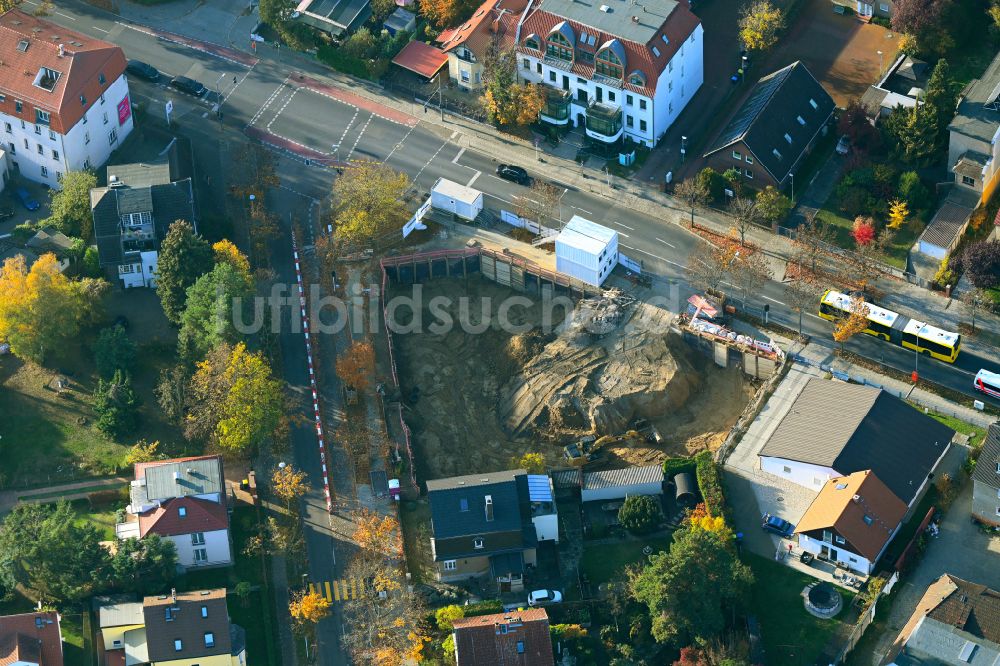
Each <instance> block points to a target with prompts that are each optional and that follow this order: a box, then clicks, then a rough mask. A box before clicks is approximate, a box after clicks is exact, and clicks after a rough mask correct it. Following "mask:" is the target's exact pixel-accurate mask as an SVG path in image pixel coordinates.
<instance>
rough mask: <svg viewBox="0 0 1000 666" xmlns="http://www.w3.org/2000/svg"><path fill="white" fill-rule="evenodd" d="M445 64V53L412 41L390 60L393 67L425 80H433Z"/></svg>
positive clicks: (446, 59)
mask: <svg viewBox="0 0 1000 666" xmlns="http://www.w3.org/2000/svg"><path fill="white" fill-rule="evenodd" d="M446 62H448V54H447V53H445V52H444V51H442V50H441V49H437V48H434V47H433V46H431V45H430V44H424V43H423V42H418V41H412V42H410V43H409V44H407V45H406V46H404V47H403V50H402V51H400V52H399V55H397V56H396V57H395V58H393V59H392V63H393V64H394V65H399V66H400V67H402V68H403V69H408V70H410V71H411V72H413V73H415V74H419V75H420V76H423V77H424V78H427V79H430V78H433V76H434V75H435V74H437V73H438V70H439V69H441V68H442V67H443V66H444V64H445V63H446Z"/></svg>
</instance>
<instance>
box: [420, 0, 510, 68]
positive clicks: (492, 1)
mask: <svg viewBox="0 0 1000 666" xmlns="http://www.w3.org/2000/svg"><path fill="white" fill-rule="evenodd" d="M527 6H528V0H486V2H484V3H483V4H481V5H480V6H479V9H477V10H476V11H475V13H474V14H473V15H472V18H470V19H469V20H468V21H466V22H465V23H463V24H462V25H460V26H458V27H457V28H452V29H450V30H446V31H445V32H443V33H441V35H440V36H439V37H438V41H440V42H442V44H443V48H444V50H445V51H451V50H452V49H454V48H457V47H459V46H461V45H462V44H465V46H467V47H468V48H469V50H470V51H472V52H473V53H475V54H476V57H477V58H479V59H480V60H482V58H483V55H484V54H485V52H486V47H487V46H489V43H490V40H492V39H493V36H494V35H495V34H499V35H500V37H501V38H502V39H503V40H504V42H505V43H508V42H509V43H511V44H512V43H513V41H514V34H515V33H516V27H517V22H518V20H520V18H521V14H522V13H523V12H524V8H525V7H527ZM446 35H447V39H446V38H445V36H446Z"/></svg>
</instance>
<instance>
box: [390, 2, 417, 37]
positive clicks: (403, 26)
mask: <svg viewBox="0 0 1000 666" xmlns="http://www.w3.org/2000/svg"><path fill="white" fill-rule="evenodd" d="M416 25H417V15H416V14H414V13H413V12H411V11H409V10H406V9H403V8H402V7H397V8H396V11H394V12H393V13H392V14H391V15H390V16H389V18H387V19H386V20H385V22H384V23H383V24H382V27H383V28H385V29H386V30H387V31H388V33H389V34H390V35H392V36H393V37H395V36H396V35H397V34H399V33H401V32H413V28H415V27H416Z"/></svg>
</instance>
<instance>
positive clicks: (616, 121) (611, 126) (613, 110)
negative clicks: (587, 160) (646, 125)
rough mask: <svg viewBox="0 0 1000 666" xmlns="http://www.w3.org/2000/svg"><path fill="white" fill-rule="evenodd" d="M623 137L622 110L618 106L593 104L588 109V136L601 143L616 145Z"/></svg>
mask: <svg viewBox="0 0 1000 666" xmlns="http://www.w3.org/2000/svg"><path fill="white" fill-rule="evenodd" d="M621 135H622V108H621V107H620V106H618V105H617V104H605V103H604V102H592V103H591V104H590V105H589V106H588V107H587V136H589V137H590V138H591V139H594V140H596V141H600V142H601V143H614V142H615V141H617V140H618V139H619V138H621Z"/></svg>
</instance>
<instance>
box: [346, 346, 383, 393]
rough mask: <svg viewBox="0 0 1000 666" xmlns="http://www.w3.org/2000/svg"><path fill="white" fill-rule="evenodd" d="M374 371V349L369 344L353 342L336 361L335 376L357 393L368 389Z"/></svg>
mask: <svg viewBox="0 0 1000 666" xmlns="http://www.w3.org/2000/svg"><path fill="white" fill-rule="evenodd" d="M374 370H375V349H374V348H373V347H372V344H371V343H370V342H363V341H357V342H355V343H354V344H352V345H351V346H350V347H348V348H347V349H346V350H344V353H343V354H342V355H341V356H340V358H338V359H337V376H338V377H340V379H341V381H343V382H344V383H345V384H347V385H348V386H353V387H354V388H356V389H357V390H359V391H363V390H365V389H366V388H368V384H369V383H370V381H371V375H372V372H374Z"/></svg>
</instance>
